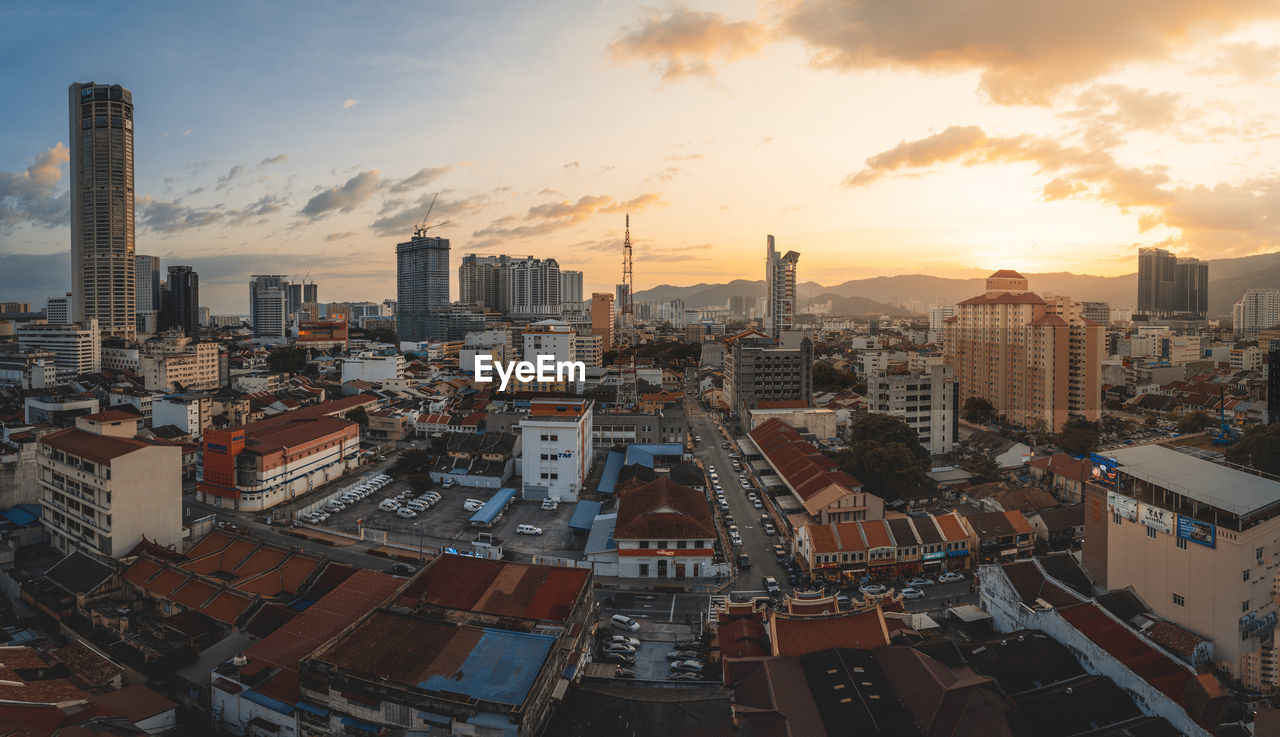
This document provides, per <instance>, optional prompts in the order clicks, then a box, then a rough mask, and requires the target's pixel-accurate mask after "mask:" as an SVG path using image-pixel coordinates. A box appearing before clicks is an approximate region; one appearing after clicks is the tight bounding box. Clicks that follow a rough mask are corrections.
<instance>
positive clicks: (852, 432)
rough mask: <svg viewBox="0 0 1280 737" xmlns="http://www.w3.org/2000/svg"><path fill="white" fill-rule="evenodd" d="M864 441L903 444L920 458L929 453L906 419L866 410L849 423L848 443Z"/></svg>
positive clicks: (923, 458)
mask: <svg viewBox="0 0 1280 737" xmlns="http://www.w3.org/2000/svg"><path fill="white" fill-rule="evenodd" d="M866 442H875V443H880V444H881V445H895V444H896V445H903V446H906V447H908V448H910V449H911V451H912V452H913V454H914V455H915V456H916V457H917V458H919V459H920V460H922V461H928V460H929V454H928V453H926V452H925V449H924V447H923V446H921V445H920V434H919V433H917V432H916V431H915V430H914V429H912V427H911V426H910V425H908V424H907V423H906V420H903V419H902V418H901V417H898V416H896V415H883V414H879V413H875V412H868V413H866V414H863V415H861V416H859V417H858V418H856V419H855V420H854V421H853V422H851V423H849V445H850V446H853V445H856V444H858V443H866Z"/></svg>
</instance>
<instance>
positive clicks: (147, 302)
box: [133, 254, 162, 312]
mask: <svg viewBox="0 0 1280 737" xmlns="http://www.w3.org/2000/svg"><path fill="white" fill-rule="evenodd" d="M133 283H134V297H135V301H134V310H135V311H136V312H159V311H160V308H161V306H162V304H161V298H160V257H159V256H145V255H142V254H135V255H134V257H133Z"/></svg>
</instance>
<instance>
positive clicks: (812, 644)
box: [769, 608, 889, 655]
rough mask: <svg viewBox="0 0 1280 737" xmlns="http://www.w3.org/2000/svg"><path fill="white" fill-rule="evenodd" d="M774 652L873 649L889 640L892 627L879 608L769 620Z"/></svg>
mask: <svg viewBox="0 0 1280 737" xmlns="http://www.w3.org/2000/svg"><path fill="white" fill-rule="evenodd" d="M769 633H770V641H771V642H772V643H773V654H774V655H807V654H809V653H816V652H818V651H820V650H827V649H829V648H833V647H848V648H854V649H856V650H873V649H875V648H877V647H884V646H885V645H888V644H889V629H888V627H886V626H885V623H884V613H883V612H881V611H880V609H879V608H876V609H871V610H868V611H865V612H855V613H848V614H839V615H836V616H831V617H789V616H786V615H782V614H773V615H771V617H770V620H769Z"/></svg>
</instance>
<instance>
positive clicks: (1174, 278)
mask: <svg viewBox="0 0 1280 737" xmlns="http://www.w3.org/2000/svg"><path fill="white" fill-rule="evenodd" d="M1138 312H1141V313H1144V314H1148V315H1156V316H1160V317H1167V316H1172V315H1192V316H1194V317H1200V318H1203V317H1204V316H1205V315H1207V314H1208V312H1209V264H1208V263H1207V262H1205V261H1201V260H1200V259H1195V258H1183V259H1179V258H1178V257H1177V256H1174V255H1173V254H1172V253H1170V252H1169V251H1166V250H1164V249H1163V248H1140V249H1138Z"/></svg>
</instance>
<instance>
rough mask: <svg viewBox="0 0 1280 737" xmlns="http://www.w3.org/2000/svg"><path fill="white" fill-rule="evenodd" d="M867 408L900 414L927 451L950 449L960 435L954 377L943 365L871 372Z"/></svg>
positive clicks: (958, 407)
mask: <svg viewBox="0 0 1280 737" xmlns="http://www.w3.org/2000/svg"><path fill="white" fill-rule="evenodd" d="M867 410H868V411H870V412H878V413H880V414H886V415H894V416H896V417H901V418H902V419H903V420H904V421H905V422H906V423H907V424H908V425H910V426H911V429H912V430H915V431H916V433H917V434H918V435H919V436H920V445H921V446H923V447H924V449H925V450H926V451H928V453H929V455H934V456H936V455H942V454H944V453H950V452H951V451H952V450H954V449H955V445H956V443H957V442H959V439H960V438H959V429H960V428H959V425H958V424H957V423H956V419H957V417H958V416H959V414H960V404H959V402H958V401H957V394H956V380H955V375H954V374H953V373H952V371H951V369H950V368H948V367H946V366H929V367H928V368H926V369H924V370H916V371H902V372H889V371H873V372H871V374H870V375H869V376H868V377H867Z"/></svg>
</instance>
